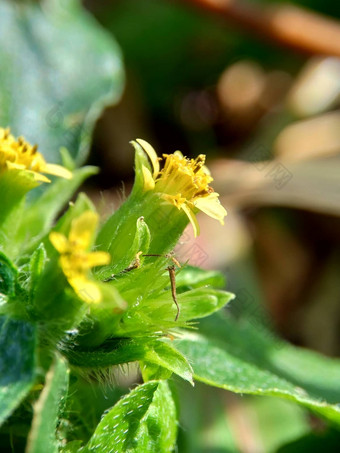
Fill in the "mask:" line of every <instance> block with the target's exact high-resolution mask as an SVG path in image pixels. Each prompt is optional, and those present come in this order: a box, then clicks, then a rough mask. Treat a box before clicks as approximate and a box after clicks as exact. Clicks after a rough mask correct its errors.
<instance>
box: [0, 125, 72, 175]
mask: <svg viewBox="0 0 340 453" xmlns="http://www.w3.org/2000/svg"><path fill="white" fill-rule="evenodd" d="M10 170H23V171H24V172H26V173H29V174H31V175H32V176H33V177H34V179H35V181H37V182H50V180H49V179H48V178H46V176H44V175H43V174H42V173H47V174H50V175H56V176H61V177H62V178H67V179H70V178H72V173H71V172H70V171H68V170H67V169H66V168H64V167H62V166H61V165H56V164H48V163H46V161H45V159H44V158H43V156H42V155H41V154H40V153H39V152H38V147H37V145H34V146H32V145H30V144H29V143H28V142H26V141H25V140H24V139H23V138H22V137H19V138H18V139H15V138H14V137H13V135H11V133H10V130H9V129H3V128H0V175H1V173H3V172H4V171H10Z"/></svg>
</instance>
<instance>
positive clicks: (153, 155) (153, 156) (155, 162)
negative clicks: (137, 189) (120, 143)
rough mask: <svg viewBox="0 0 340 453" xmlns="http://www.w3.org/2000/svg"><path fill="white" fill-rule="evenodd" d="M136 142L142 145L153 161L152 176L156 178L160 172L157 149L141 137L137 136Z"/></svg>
mask: <svg viewBox="0 0 340 453" xmlns="http://www.w3.org/2000/svg"><path fill="white" fill-rule="evenodd" d="M136 142H137V143H139V144H140V146H141V147H142V148H143V149H144V151H145V152H146V154H147V155H148V157H149V159H150V161H151V163H152V169H153V174H152V176H153V177H154V178H156V176H157V175H158V173H159V160H158V156H157V153H156V151H155V150H154V149H153V147H152V146H151V145H150V143H148V142H147V141H145V140H142V139H141V138H137V139H136Z"/></svg>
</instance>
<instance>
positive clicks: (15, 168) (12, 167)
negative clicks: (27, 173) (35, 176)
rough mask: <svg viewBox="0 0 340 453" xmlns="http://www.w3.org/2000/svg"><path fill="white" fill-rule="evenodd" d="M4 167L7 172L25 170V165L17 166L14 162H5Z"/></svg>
mask: <svg viewBox="0 0 340 453" xmlns="http://www.w3.org/2000/svg"><path fill="white" fill-rule="evenodd" d="M6 165H7V168H8V169H9V170H26V165H23V164H17V163H15V162H11V161H9V160H7V161H6Z"/></svg>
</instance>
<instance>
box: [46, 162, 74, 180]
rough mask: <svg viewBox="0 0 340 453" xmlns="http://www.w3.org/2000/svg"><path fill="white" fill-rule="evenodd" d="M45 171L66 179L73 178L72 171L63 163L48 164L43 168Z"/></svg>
mask: <svg viewBox="0 0 340 453" xmlns="http://www.w3.org/2000/svg"><path fill="white" fill-rule="evenodd" d="M43 172H44V173H48V174H49V175H54V176H60V177H62V178H65V179H72V176H73V175H72V173H71V172H70V171H69V170H67V169H66V168H64V167H62V166H61V165H56V164H46V165H45V166H44V169H43Z"/></svg>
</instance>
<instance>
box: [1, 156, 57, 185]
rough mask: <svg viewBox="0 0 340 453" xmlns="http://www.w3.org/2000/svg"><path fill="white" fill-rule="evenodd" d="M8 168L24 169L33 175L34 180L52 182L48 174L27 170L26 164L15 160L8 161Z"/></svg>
mask: <svg viewBox="0 0 340 453" xmlns="http://www.w3.org/2000/svg"><path fill="white" fill-rule="evenodd" d="M6 165H7V168H8V169H9V170H22V171H24V172H25V173H26V174H29V175H32V176H33V178H34V180H35V181H37V182H51V181H50V180H49V179H48V178H46V176H44V175H42V174H41V173H38V172H36V171H32V170H26V166H25V165H24V164H17V163H15V162H10V161H6Z"/></svg>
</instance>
